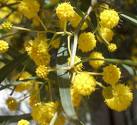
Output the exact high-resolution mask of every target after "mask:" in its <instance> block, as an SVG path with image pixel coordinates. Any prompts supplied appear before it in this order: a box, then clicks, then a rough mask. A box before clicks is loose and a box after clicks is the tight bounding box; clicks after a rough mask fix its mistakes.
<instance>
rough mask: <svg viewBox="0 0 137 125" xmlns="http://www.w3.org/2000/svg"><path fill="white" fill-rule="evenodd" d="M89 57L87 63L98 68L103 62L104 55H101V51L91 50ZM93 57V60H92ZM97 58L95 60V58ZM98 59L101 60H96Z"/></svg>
mask: <svg viewBox="0 0 137 125" xmlns="http://www.w3.org/2000/svg"><path fill="white" fill-rule="evenodd" d="M90 58H91V61H89V64H90V65H91V66H92V67H93V68H94V69H98V68H99V67H100V66H102V65H103V64H104V60H103V59H104V57H103V55H102V53H100V52H96V51H95V52H92V53H91V54H90ZM92 59H93V60H92ZM94 59H95V60H94ZM96 59H97V60H96ZM98 59H102V60H98Z"/></svg>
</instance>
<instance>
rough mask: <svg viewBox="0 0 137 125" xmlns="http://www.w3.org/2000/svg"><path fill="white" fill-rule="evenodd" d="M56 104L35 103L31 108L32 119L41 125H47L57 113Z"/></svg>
mask: <svg viewBox="0 0 137 125" xmlns="http://www.w3.org/2000/svg"><path fill="white" fill-rule="evenodd" d="M57 108H58V103H57V102H48V103H37V104H35V105H34V106H33V107H32V117H33V119H34V120H36V121H37V122H38V123H39V124H41V125H48V124H49V123H50V121H51V119H52V117H53V116H54V114H55V113H56V112H57Z"/></svg>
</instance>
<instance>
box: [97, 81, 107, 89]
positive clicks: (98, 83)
mask: <svg viewBox="0 0 137 125" xmlns="http://www.w3.org/2000/svg"><path fill="white" fill-rule="evenodd" d="M96 84H97V85H98V86H100V87H102V88H105V86H104V85H103V84H102V83H100V82H97V81H96Z"/></svg>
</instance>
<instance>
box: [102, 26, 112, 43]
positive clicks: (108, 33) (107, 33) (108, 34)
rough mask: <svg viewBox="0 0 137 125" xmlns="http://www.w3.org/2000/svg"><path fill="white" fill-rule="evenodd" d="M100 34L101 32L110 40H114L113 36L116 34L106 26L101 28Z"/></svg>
mask: <svg viewBox="0 0 137 125" xmlns="http://www.w3.org/2000/svg"><path fill="white" fill-rule="evenodd" d="M100 34H101V36H102V38H103V39H105V40H106V41H108V42H111V41H112V38H113V35H114V33H113V31H112V30H111V29H109V28H106V27H101V28H100Z"/></svg>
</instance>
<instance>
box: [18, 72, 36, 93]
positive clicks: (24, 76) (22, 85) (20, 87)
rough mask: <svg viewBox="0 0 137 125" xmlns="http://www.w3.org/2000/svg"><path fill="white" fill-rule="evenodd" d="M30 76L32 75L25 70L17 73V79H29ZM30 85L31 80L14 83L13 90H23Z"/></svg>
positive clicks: (29, 87)
mask: <svg viewBox="0 0 137 125" xmlns="http://www.w3.org/2000/svg"><path fill="white" fill-rule="evenodd" d="M30 77H32V75H31V74H30V73H28V72H25V71H24V72H22V73H20V74H18V75H17V79H18V80H25V79H29V78H30ZM32 85H33V83H32V81H31V80H28V81H25V82H21V83H20V84H18V85H16V88H15V91H16V92H22V91H24V90H30V89H31V87H32Z"/></svg>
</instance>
